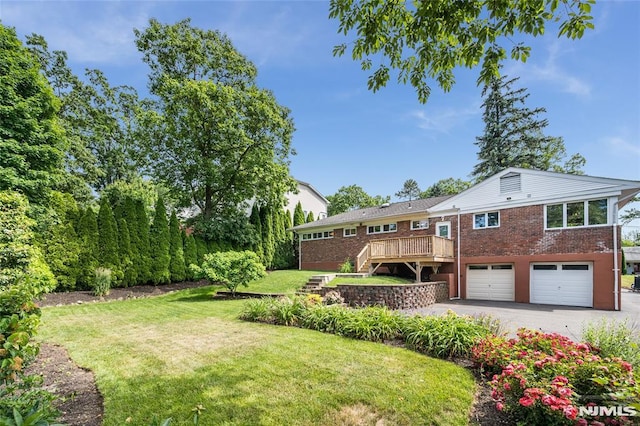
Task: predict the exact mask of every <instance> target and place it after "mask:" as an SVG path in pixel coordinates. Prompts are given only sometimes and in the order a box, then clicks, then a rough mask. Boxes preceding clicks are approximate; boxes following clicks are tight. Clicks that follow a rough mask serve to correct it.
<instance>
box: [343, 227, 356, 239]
mask: <svg viewBox="0 0 640 426" xmlns="http://www.w3.org/2000/svg"><path fill="white" fill-rule="evenodd" d="M357 234H358V228H344V229H343V230H342V236H343V237H355V236H356V235H357Z"/></svg>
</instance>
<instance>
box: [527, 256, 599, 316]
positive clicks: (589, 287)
mask: <svg viewBox="0 0 640 426" xmlns="http://www.w3.org/2000/svg"><path fill="white" fill-rule="evenodd" d="M530 282H531V285H530V289H531V291H530V296H531V297H530V301H531V303H541V304H545V305H565V306H584V307H589V308H591V307H593V264H592V263H591V262H562V263H533V264H531V281H530Z"/></svg>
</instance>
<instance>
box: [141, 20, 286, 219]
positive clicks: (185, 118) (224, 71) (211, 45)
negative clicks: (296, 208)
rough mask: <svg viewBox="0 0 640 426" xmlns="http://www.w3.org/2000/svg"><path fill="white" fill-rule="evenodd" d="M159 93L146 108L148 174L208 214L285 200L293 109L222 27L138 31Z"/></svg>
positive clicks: (154, 25)
mask: <svg viewBox="0 0 640 426" xmlns="http://www.w3.org/2000/svg"><path fill="white" fill-rule="evenodd" d="M135 35H136V45H137V47H138V50H139V51H140V52H141V53H142V54H143V60H144V62H146V63H147V64H148V65H149V67H150V70H151V72H150V74H149V87H150V91H151V93H152V95H154V98H152V99H148V100H146V101H145V102H144V103H143V113H142V114H141V125H142V128H143V129H144V132H142V134H143V135H145V136H146V138H145V139H144V143H145V147H146V156H147V161H148V171H149V173H150V174H151V175H152V176H153V177H154V178H155V179H156V180H157V181H159V182H162V183H164V185H165V186H166V187H167V188H169V190H170V192H171V194H172V195H173V196H174V197H175V198H176V200H178V202H179V203H180V205H182V206H190V205H193V204H195V205H196V206H198V207H199V208H200V210H201V212H202V213H203V216H204V217H205V218H210V217H212V216H214V215H215V214H216V213H220V212H222V211H225V210H226V211H228V210H229V208H230V207H235V206H237V205H239V204H242V203H244V202H245V201H246V200H250V199H255V200H257V201H258V202H260V203H261V204H270V202H271V201H280V200H281V199H282V197H283V195H284V193H285V192H287V191H290V190H293V189H294V188H295V181H294V180H293V179H292V178H291V177H290V176H289V162H288V157H289V155H291V154H293V151H292V149H291V138H292V134H293V131H294V127H293V121H292V119H291V117H290V116H289V110H288V109H287V108H285V107H283V106H281V105H279V104H278V103H277V102H276V99H275V97H274V96H273V94H272V93H271V92H269V91H268V90H264V89H261V88H259V87H258V86H257V85H256V82H255V78H256V74H257V71H256V68H255V66H254V65H253V64H252V63H251V62H250V61H249V60H247V59H246V58H245V57H244V56H242V55H241V54H240V53H239V52H238V51H237V50H236V49H235V48H234V46H233V45H232V43H231V41H230V40H229V38H228V37H227V36H226V35H224V34H222V33H220V32H219V31H210V30H207V31H205V30H201V29H198V28H194V27H192V26H191V25H190V21H189V20H188V19H187V20H183V21H180V22H178V23H176V24H174V25H164V24H161V23H160V22H158V21H157V20H155V19H152V20H150V22H149V26H148V27H147V28H145V29H144V30H135Z"/></svg>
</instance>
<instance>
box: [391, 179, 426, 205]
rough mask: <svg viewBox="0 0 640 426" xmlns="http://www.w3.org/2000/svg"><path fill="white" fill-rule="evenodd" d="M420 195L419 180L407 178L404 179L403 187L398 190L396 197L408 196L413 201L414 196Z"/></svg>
mask: <svg viewBox="0 0 640 426" xmlns="http://www.w3.org/2000/svg"><path fill="white" fill-rule="evenodd" d="M419 196H420V187H419V186H418V182H416V181H415V180H414V179H407V180H406V181H404V184H403V185H402V189H401V190H400V191H398V192H396V197H398V198H400V199H402V198H408V199H409V201H411V200H412V199H414V198H418V197H419Z"/></svg>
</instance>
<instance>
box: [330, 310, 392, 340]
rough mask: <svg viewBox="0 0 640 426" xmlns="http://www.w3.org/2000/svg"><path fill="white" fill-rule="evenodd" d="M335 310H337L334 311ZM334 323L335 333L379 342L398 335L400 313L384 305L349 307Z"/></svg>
mask: <svg viewBox="0 0 640 426" xmlns="http://www.w3.org/2000/svg"><path fill="white" fill-rule="evenodd" d="M334 312H337V311H334ZM347 312H348V313H349V314H348V315H344V316H342V318H341V321H339V322H338V323H337V324H336V327H337V330H336V331H335V333H336V334H339V335H341V336H345V337H351V338H354V339H360V340H368V341H371V342H381V341H384V340H392V339H395V338H398V337H399V336H400V324H401V318H402V317H401V316H400V314H398V313H396V312H394V311H391V310H389V309H388V308H386V307H377V306H376V307H366V308H361V309H350V310H348V311H347Z"/></svg>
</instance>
